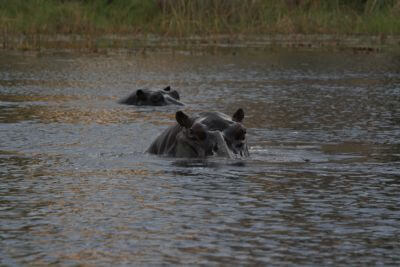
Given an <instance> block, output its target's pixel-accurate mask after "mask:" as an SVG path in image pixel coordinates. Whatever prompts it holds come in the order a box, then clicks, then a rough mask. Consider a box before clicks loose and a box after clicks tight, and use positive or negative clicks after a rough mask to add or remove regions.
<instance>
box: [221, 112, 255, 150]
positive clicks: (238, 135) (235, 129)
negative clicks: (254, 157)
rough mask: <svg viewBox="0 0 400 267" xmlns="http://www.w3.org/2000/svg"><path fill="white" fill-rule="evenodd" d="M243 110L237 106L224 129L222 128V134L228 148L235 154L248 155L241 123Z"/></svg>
mask: <svg viewBox="0 0 400 267" xmlns="http://www.w3.org/2000/svg"><path fill="white" fill-rule="evenodd" d="M243 119H244V111H243V109H241V108H239V109H238V110H237V111H236V112H235V113H234V114H233V116H232V121H233V123H231V124H230V125H229V126H228V127H227V128H226V129H224V130H223V136H224V139H225V142H226V144H227V146H228V148H229V149H230V150H231V151H232V152H233V153H234V154H237V155H240V156H248V155H249V151H248V148H247V140H246V128H245V127H244V126H243V125H242V121H243Z"/></svg>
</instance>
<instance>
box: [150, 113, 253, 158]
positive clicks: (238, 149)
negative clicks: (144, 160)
mask: <svg viewBox="0 0 400 267" xmlns="http://www.w3.org/2000/svg"><path fill="white" fill-rule="evenodd" d="M243 118H244V112H243V110H242V109H241V108H239V109H238V110H237V111H236V112H235V113H234V114H233V116H232V117H229V116H228V115H226V114H224V113H221V112H202V113H200V114H198V115H197V116H194V117H189V116H188V115H186V114H185V113H184V112H183V111H178V112H176V114H175V119H176V121H177V123H176V124H175V125H173V126H171V127H169V128H167V129H166V130H165V131H164V132H163V133H161V135H159V136H158V137H157V138H156V139H155V140H154V142H153V143H152V144H151V145H150V147H149V148H148V149H147V152H148V153H151V154H157V155H166V156H171V157H188V158H204V157H207V156H218V157H227V158H235V157H247V156H249V151H248V147H247V141H246V128H245V127H244V126H243V125H242V123H241V122H242V121H243Z"/></svg>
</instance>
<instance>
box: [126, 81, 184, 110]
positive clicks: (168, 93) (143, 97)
mask: <svg viewBox="0 0 400 267" xmlns="http://www.w3.org/2000/svg"><path fill="white" fill-rule="evenodd" d="M179 99H180V98H179V93H178V92H177V91H176V90H171V87H170V86H167V87H165V88H164V89H162V90H149V89H138V90H136V92H134V93H132V94H131V95H129V96H128V97H126V98H124V99H122V100H120V101H119V103H120V104H126V105H136V106H166V105H180V106H184V104H183V103H182V102H180V101H179Z"/></svg>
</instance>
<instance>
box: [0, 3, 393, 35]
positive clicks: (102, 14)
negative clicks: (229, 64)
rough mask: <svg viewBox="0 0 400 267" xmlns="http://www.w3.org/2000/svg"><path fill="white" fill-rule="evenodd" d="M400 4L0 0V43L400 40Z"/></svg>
mask: <svg viewBox="0 0 400 267" xmlns="http://www.w3.org/2000/svg"><path fill="white" fill-rule="evenodd" d="M399 18H400V0H351V1H350V0H29V1H27V0H0V29H1V31H0V35H1V34H3V35H9V34H21V33H23V34H31V35H34V34H70V33H74V34H94V35H96V34H105V33H106V34H107V33H113V34H138V33H143V34H146V33H154V34H160V35H168V36H178V37H182V36H190V35H201V36H207V35H213V34H270V33H283V34H286V33H288V34H293V33H304V34H315V33H316V34H319V33H327V34H374V35H375V34H388V35H399V34H400V19H399Z"/></svg>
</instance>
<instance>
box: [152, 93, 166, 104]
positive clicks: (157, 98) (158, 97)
mask: <svg viewBox="0 0 400 267" xmlns="http://www.w3.org/2000/svg"><path fill="white" fill-rule="evenodd" d="M150 99H151V101H152V102H154V103H157V102H161V101H162V99H163V96H162V95H161V94H156V95H152V96H151V98H150Z"/></svg>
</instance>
